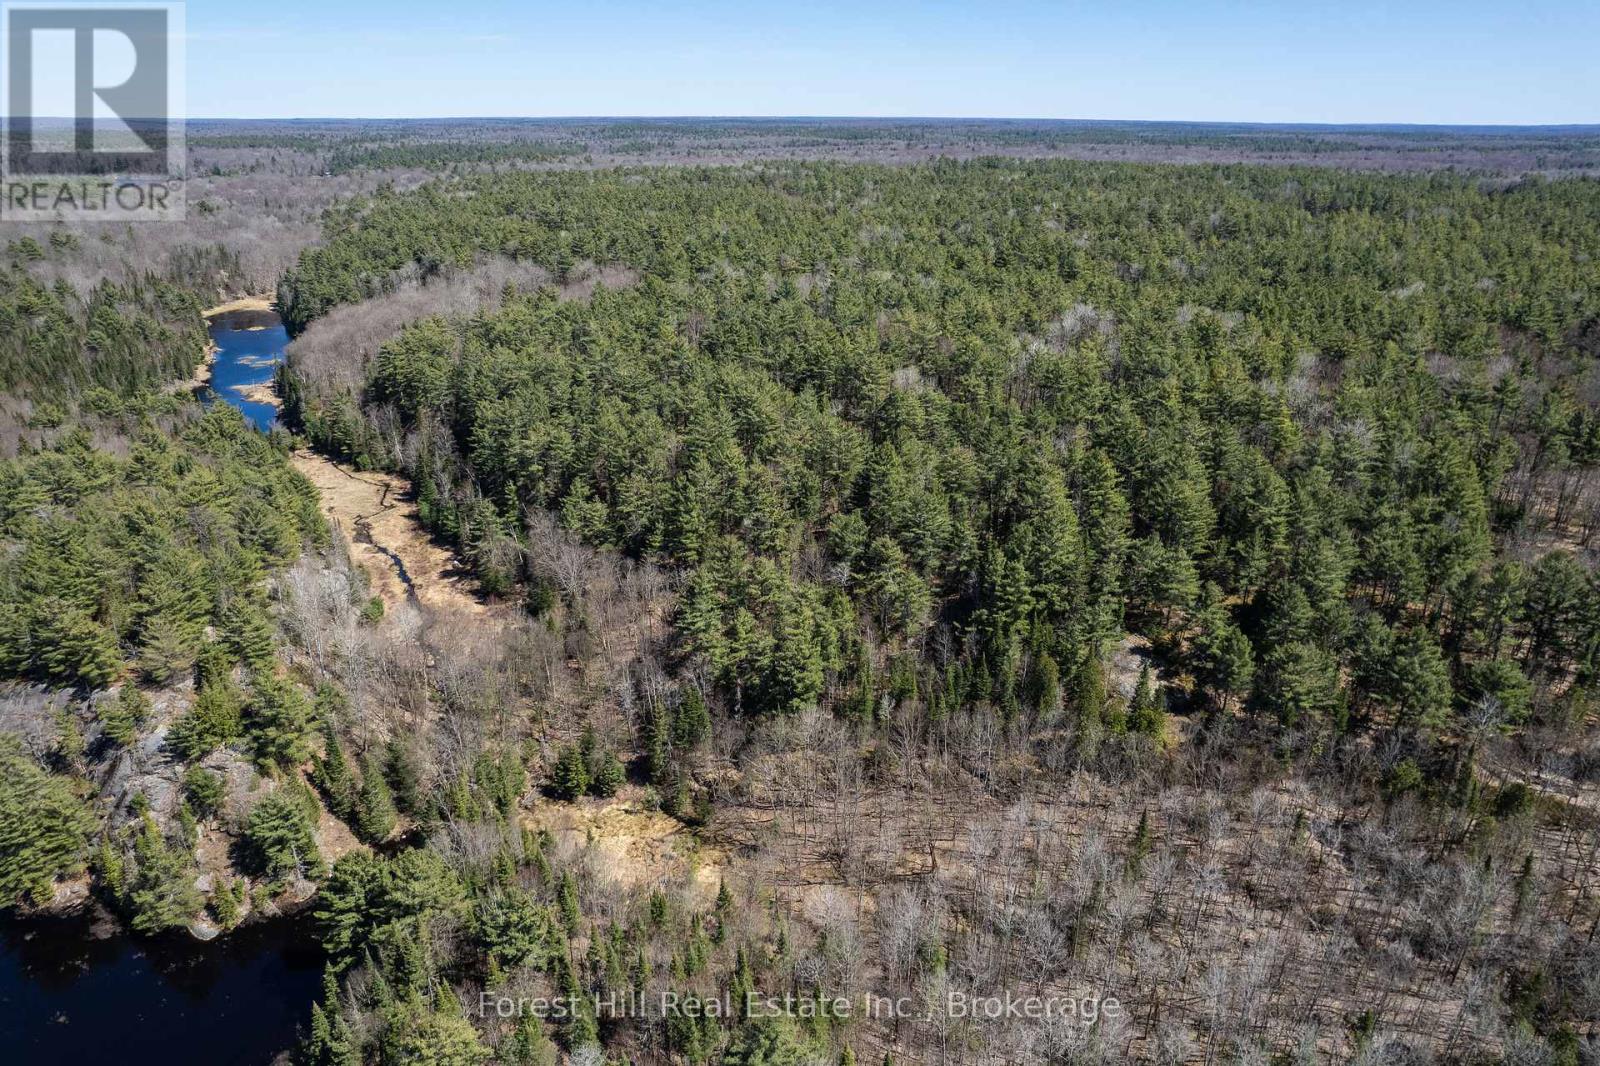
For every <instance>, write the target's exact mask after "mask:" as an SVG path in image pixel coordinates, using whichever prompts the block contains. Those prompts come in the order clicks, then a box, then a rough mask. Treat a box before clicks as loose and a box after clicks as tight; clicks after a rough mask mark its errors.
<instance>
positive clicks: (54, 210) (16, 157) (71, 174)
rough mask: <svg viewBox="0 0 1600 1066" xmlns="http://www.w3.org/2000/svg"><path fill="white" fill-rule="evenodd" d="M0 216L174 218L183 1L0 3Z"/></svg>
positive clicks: (178, 199) (178, 198)
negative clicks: (0, 126)
mask: <svg viewBox="0 0 1600 1066" xmlns="http://www.w3.org/2000/svg"><path fill="white" fill-rule="evenodd" d="M0 56H3V57H4V63H5V73H4V76H3V78H0V86H3V92H4V101H3V103H4V106H3V108H0V117H3V119H4V124H5V137H4V142H3V143H4V150H3V159H0V172H3V174H0V176H3V180H4V187H3V190H0V192H3V194H4V195H3V197H0V220H13V221H30V222H37V221H49V220H53V219H58V218H67V217H72V218H74V219H76V220H79V221H84V220H92V219H94V218H101V219H104V220H106V221H118V222H122V221H140V220H151V219H178V218H181V217H182V211H183V176H184V171H185V164H186V160H185V155H184V140H183V107H182V103H183V76H182V75H183V70H182V58H183V5H182V4H181V3H161V4H36V3H7V4H5V5H4V12H3V28H0Z"/></svg>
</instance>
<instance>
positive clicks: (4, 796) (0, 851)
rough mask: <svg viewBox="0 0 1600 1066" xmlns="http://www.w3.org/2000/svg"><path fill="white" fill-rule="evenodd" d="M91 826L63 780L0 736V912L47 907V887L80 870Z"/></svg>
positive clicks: (84, 811) (81, 804)
mask: <svg viewBox="0 0 1600 1066" xmlns="http://www.w3.org/2000/svg"><path fill="white" fill-rule="evenodd" d="M93 825H94V820H93V818H92V817H91V815H90V813H89V810H88V808H87V807H86V806H85V805H84V803H83V801H82V800H81V799H79V797H78V796H77V794H76V793H75V792H74V790H73V788H72V786H71V785H70V784H69V782H68V781H67V780H66V779H64V778H61V777H58V776H56V775H54V774H50V773H47V772H46V771H45V770H43V769H42V768H41V767H39V766H38V765H37V764H36V763H35V762H34V761H33V760H32V759H30V758H29V757H28V756H27V755H26V754H25V753H24V752H23V750H22V746H21V745H20V744H19V743H18V742H17V741H16V739H15V738H14V737H12V736H9V735H6V734H0V909H4V908H7V907H14V906H16V905H17V904H19V903H21V902H23V901H24V900H26V899H29V898H31V899H33V900H34V901H35V902H44V901H47V900H48V899H49V894H50V893H49V889H50V885H51V883H52V882H53V881H55V880H56V879H57V878H59V877H67V876H71V875H73V874H75V873H76V872H78V871H79V870H81V869H82V868H83V864H84V858H85V855H86V851H87V848H88V833H89V832H90V830H91V829H92V828H93Z"/></svg>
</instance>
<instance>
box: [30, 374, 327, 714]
mask: <svg viewBox="0 0 1600 1066" xmlns="http://www.w3.org/2000/svg"><path fill="white" fill-rule="evenodd" d="M155 413H156V412H154V411H152V412H150V416H142V420H141V421H140V422H138V423H136V429H135V430H133V431H132V432H133V436H134V439H133V442H132V444H131V447H130V448H129V450H128V454H127V455H126V456H125V457H123V456H116V455H112V454H110V453H108V452H105V451H98V450H96V449H94V447H93V446H92V440H91V437H90V435H89V434H88V433H87V432H86V431H85V430H83V429H81V428H72V429H70V430H67V431H65V432H63V433H62V434H61V436H60V437H59V438H58V439H57V440H56V442H55V443H54V444H52V445H50V446H49V447H48V448H45V449H44V450H41V451H34V452H27V453H24V454H22V455H20V456H18V457H17V458H15V459H10V460H6V461H5V462H4V463H0V530H3V533H4V535H5V537H6V539H7V540H8V541H9V542H10V543H12V544H13V545H15V550H14V551H12V552H8V553H7V554H6V557H5V559H4V560H3V561H0V612H3V614H0V671H3V672H4V673H5V674H6V675H8V676H12V677H28V678H33V679H37V680H40V681H44V682H48V683H51V684H57V685H70V686H83V687H87V688H101V687H105V686H107V685H109V684H111V683H112V682H113V681H114V680H115V679H116V678H117V677H119V676H121V675H122V674H123V673H124V672H125V671H126V669H127V667H128V665H129V662H128V659H129V657H130V656H131V655H136V656H137V660H138V664H139V666H140V669H141V670H142V671H143V672H144V673H145V674H146V676H147V677H149V678H150V679H151V680H153V681H156V682H158V683H165V682H168V681H171V680H173V679H174V678H176V677H178V676H180V675H181V674H182V673H183V672H184V671H185V670H186V669H187V668H188V664H189V663H192V662H194V660H195V659H196V658H197V657H198V655H199V654H200V652H201V650H202V648H203V646H204V643H205V636H204V631H205V627H206V626H207V625H213V626H215V627H216V628H217V631H218V633H219V634H220V635H221V638H222V640H223V642H224V644H226V645H227V647H228V648H229V649H230V650H232V651H233V652H234V654H235V656H236V657H239V656H243V657H245V658H246V661H251V662H255V663H257V665H265V664H267V663H270V660H271V654H272V648H271V637H272V630H271V623H270V620H269V619H268V618H267V616H266V614H265V607H264V601H263V598H262V596H261V592H260V587H259V582H260V580H261V578H263V577H264V576H265V574H264V569H263V568H264V567H268V566H274V565H279V564H281V563H284V562H287V561H288V560H290V559H292V558H293V557H294V556H295V555H296V554H297V553H298V552H299V550H300V547H301V546H302V545H303V544H307V543H314V542H317V541H318V540H319V539H320V538H322V537H323V536H325V531H324V528H323V525H322V519H321V517H320V516H319V515H318V513H317V509H316V503H315V497H314V494H313V491H312V490H311V488H310V486H309V485H308V484H307V483H306V482H305V481H304V480H303V479H301V478H300V477H299V475H297V474H295V473H294V472H293V471H291V470H290V469H289V467H288V465H287V463H285V462H284V459H283V456H282V455H281V454H280V453H279V452H277V451H275V450H274V447H273V445H272V444H271V443H270V442H269V441H268V439H267V438H266V437H264V436H262V435H261V434H259V433H256V432H255V431H254V430H252V429H250V428H249V426H248V425H247V424H246V423H245V422H244V420H243V419H242V417H240V415H239V414H238V412H237V411H235V410H233V408H231V407H229V406H228V405H226V404H217V405H215V406H213V407H212V408H210V409H209V410H208V411H206V412H205V413H204V414H199V413H198V411H197V409H195V408H192V407H190V408H182V407H180V408H178V409H177V412H176V415H177V417H176V418H175V419H172V413H171V412H168V413H166V418H168V419H169V420H175V421H176V423H177V426H176V430H175V432H174V431H172V430H169V429H164V428H161V427H159V426H158V425H157V424H156V423H155V421H154V418H153V417H152V416H153V415H154V414H155Z"/></svg>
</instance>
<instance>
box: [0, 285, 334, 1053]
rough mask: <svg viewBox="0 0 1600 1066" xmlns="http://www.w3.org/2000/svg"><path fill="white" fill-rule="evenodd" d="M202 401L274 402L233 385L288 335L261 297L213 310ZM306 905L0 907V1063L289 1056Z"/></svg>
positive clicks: (248, 413) (299, 1017) (263, 419)
mask: <svg viewBox="0 0 1600 1066" xmlns="http://www.w3.org/2000/svg"><path fill="white" fill-rule="evenodd" d="M210 332H211V340H212V344H213V345H214V346H215V348H216V355H215V357H214V359H213V361H212V368H211V385H210V386H209V387H208V388H205V389H203V390H202V391H201V394H200V398H201V400H202V402H205V403H215V402H216V401H217V400H219V399H220V400H222V401H224V402H226V403H231V404H233V405H234V406H235V407H237V408H239V410H240V411H242V412H243V413H244V416H245V418H246V419H248V420H249V421H250V424H251V425H253V426H255V427H256V428H257V429H260V430H263V431H264V430H267V429H269V428H271V426H272V425H273V423H274V422H275V421H276V420H277V410H276V408H275V407H273V406H272V405H271V404H265V403H257V402H252V401H249V400H247V399H245V397H244V396H243V395H242V393H241V391H240V390H241V389H242V388H246V387H249V386H251V385H261V384H264V383H266V382H269V381H271V380H272V376H273V373H274V372H275V371H276V369H277V367H278V364H280V363H281V362H283V358H284V349H285V348H286V347H287V346H288V343H289V336H288V334H287V333H286V332H285V331H284V328H283V323H282V322H281V321H280V320H279V319H278V316H277V315H276V314H274V313H272V312H270V311H230V312H226V313H224V314H221V315H218V316H216V318H214V319H213V320H212V321H211V329H210ZM322 965H323V956H322V951H321V948H320V946H319V944H318V942H317V937H316V930H315V928H314V923H313V920H312V919H311V917H310V915H309V913H308V912H302V913H300V914H298V915H295V916H292V917H286V918H275V919H271V920H268V921H263V922H259V923H254V924H249V925H246V926H243V927H242V928H240V929H237V930H235V931H234V932H232V933H229V934H227V935H225V936H221V937H218V938H217V939H215V940H212V941H209V942H201V941H199V940H196V939H195V938H194V937H192V936H189V935H188V934H187V933H183V932H178V933H174V934H169V935H166V936H161V937H154V938H151V937H139V936H134V935H132V934H130V933H127V932H124V931H122V930H120V929H119V928H118V927H117V926H116V924H115V923H114V922H113V921H111V920H110V919H109V918H108V917H107V916H105V915H103V914H97V913H95V912H94V911H93V909H92V908H88V909H85V910H84V911H83V912H81V913H79V914H76V915H71V916H68V917H52V918H36V919H17V918H11V917H0V1066H56V1064H59V1063H98V1062H106V1063H117V1064H119V1066H191V1064H192V1066H267V1064H268V1063H272V1062H274V1061H276V1060H278V1059H279V1058H284V1060H285V1061H287V1059H286V1056H287V1053H288V1052H290V1051H291V1050H292V1049H293V1048H294V1046H295V1044H296V1042H297V1040H298V1029H299V1028H301V1027H303V1026H305V1025H306V1024H307V1023H308V1022H309V1021H310V1016H311V1005H312V1003H314V1002H315V1001H316V999H317V998H318V996H319V995H320V994H321V991H322Z"/></svg>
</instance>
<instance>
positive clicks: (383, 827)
mask: <svg viewBox="0 0 1600 1066" xmlns="http://www.w3.org/2000/svg"><path fill="white" fill-rule="evenodd" d="M397 820H398V819H397V817H396V814H395V806H394V796H393V794H392V793H391V792H390V791H389V782H388V781H387V780H386V779H385V778H384V776H383V767H382V765H381V764H380V763H379V762H378V759H377V758H376V756H368V757H367V758H366V759H365V760H364V761H363V764H362V768H361V790H360V791H359V792H358V793H357V794H356V800H355V829H356V832H358V833H359V834H361V839H362V840H365V841H367V842H368V843H369V844H377V843H380V842H382V841H384V840H387V839H388V837H389V834H391V833H393V832H394V828H395V825H396V823H397Z"/></svg>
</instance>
